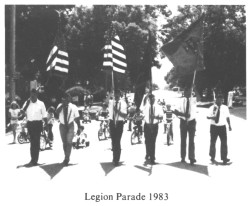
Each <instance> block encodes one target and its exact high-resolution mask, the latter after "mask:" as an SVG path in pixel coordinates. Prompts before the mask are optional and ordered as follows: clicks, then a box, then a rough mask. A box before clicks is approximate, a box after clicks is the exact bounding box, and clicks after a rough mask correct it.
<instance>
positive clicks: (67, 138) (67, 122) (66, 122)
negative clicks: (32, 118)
mask: <svg viewBox="0 0 251 206" xmlns="http://www.w3.org/2000/svg"><path fill="white" fill-rule="evenodd" d="M70 101H71V96H70V94H68V93H64V94H63V97H62V103H60V104H59V105H58V107H57V109H56V114H57V115H58V117H59V122H60V124H59V130H60V135H61V139H62V142H63V150H64V155H65V158H64V161H63V162H62V164H63V165H64V166H68V164H69V161H70V155H71V150H72V139H73V137H74V121H75V122H76V123H77V125H78V133H79V131H80V129H79V128H80V121H79V112H78V108H77V106H76V105H74V104H72V103H71V102H70Z"/></svg>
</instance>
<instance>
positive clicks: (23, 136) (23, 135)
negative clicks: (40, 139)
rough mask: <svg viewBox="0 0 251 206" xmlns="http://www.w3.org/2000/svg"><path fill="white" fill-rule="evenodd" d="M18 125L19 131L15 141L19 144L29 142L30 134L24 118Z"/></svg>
mask: <svg viewBox="0 0 251 206" xmlns="http://www.w3.org/2000/svg"><path fill="white" fill-rule="evenodd" d="M20 125H21V131H20V133H19V134H18V136H17V141H18V142H19V144H23V143H29V142H30V135H29V133H28V129H27V121H26V119H24V120H23V121H22V122H21V124H20Z"/></svg>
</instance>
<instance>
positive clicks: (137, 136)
mask: <svg viewBox="0 0 251 206" xmlns="http://www.w3.org/2000/svg"><path fill="white" fill-rule="evenodd" d="M133 124H134V125H135V126H134V127H133V132H132V135H131V145H135V144H141V143H142V135H143V132H142V117H141V116H138V117H134V118H133Z"/></svg>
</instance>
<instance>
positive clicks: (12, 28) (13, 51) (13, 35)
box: [10, 5, 16, 101]
mask: <svg viewBox="0 0 251 206" xmlns="http://www.w3.org/2000/svg"><path fill="white" fill-rule="evenodd" d="M10 9H11V22H10V36H11V38H10V69H11V73H10V99H11V101H13V100H15V96H16V83H15V75H16V5H11V6H10Z"/></svg>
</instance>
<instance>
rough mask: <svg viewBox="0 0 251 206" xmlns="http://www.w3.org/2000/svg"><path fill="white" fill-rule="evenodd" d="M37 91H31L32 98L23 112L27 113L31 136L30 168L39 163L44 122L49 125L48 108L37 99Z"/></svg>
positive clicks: (24, 106) (25, 104)
mask: <svg viewBox="0 0 251 206" xmlns="http://www.w3.org/2000/svg"><path fill="white" fill-rule="evenodd" d="M37 95H38V92H37V90H36V89H32V90H31V91H30V98H29V99H28V100H27V101H26V102H25V103H24V105H23V107H22V112H23V113H26V117H27V129H28V133H29V135H30V154H31V161H30V162H29V163H28V166H35V165H37V164H38V163H37V162H38V158H39V150H40V135H41V132H42V130H43V121H42V120H44V122H45V126H46V125H47V118H46V108H45V105H44V102H42V101H40V100H39V99H38V98H37Z"/></svg>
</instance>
